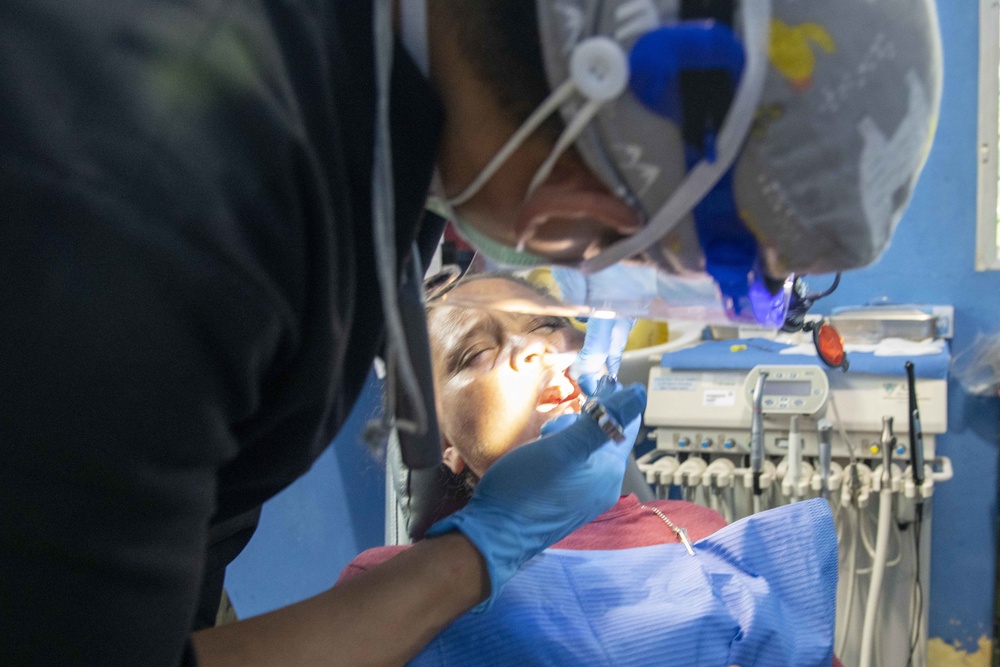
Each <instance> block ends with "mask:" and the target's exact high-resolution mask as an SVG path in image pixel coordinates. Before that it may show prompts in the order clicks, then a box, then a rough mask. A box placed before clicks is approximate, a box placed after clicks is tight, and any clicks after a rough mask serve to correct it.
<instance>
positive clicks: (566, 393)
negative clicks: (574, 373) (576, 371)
mask: <svg viewBox="0 0 1000 667" xmlns="http://www.w3.org/2000/svg"><path fill="white" fill-rule="evenodd" d="M580 396H581V391H580V385H578V384H577V383H576V381H575V380H573V378H571V377H570V376H569V371H568V370H566V371H563V372H561V373H556V374H555V375H554V376H553V377H552V380H551V381H550V383H549V386H547V387H546V388H545V389H543V390H542V393H541V395H539V397H538V408H537V410H538V411H539V412H551V411H553V410H555V409H557V408H560V407H562V406H567V407H569V406H575V407H576V409H577V410H579V407H580V403H579V401H578V400H577V399H578V398H579V397H580Z"/></svg>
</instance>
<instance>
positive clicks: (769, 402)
mask: <svg viewBox="0 0 1000 667" xmlns="http://www.w3.org/2000/svg"><path fill="white" fill-rule="evenodd" d="M764 405H774V399H773V398H765V399H764Z"/></svg>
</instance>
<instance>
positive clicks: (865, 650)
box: [860, 472, 892, 667]
mask: <svg viewBox="0 0 1000 667" xmlns="http://www.w3.org/2000/svg"><path fill="white" fill-rule="evenodd" d="M885 474H886V476H888V474H889V473H888V472H886V473H885ZM891 523H892V483H891V480H889V479H886V480H884V483H883V485H882V490H881V491H880V492H879V507H878V532H877V534H876V536H875V558H874V561H873V562H872V578H871V584H870V585H869V587H868V602H867V603H866V604H865V620H864V625H863V627H862V631H861V658H860V660H861V662H860V667H871V660H872V651H873V642H874V638H875V623H876V621H877V614H878V604H879V593H880V590H881V588H882V578H883V576H885V569H886V568H885V565H886V556H887V554H888V551H889V527H890V524H891Z"/></svg>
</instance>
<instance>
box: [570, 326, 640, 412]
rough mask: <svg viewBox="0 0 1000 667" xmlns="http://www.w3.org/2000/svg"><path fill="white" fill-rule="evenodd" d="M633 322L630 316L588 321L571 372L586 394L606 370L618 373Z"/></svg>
mask: <svg viewBox="0 0 1000 667" xmlns="http://www.w3.org/2000/svg"><path fill="white" fill-rule="evenodd" d="M634 325H635V320H633V319H602V318H596V317H592V318H590V319H589V320H588V321H587V335H586V337H585V338H584V341H583V349H581V350H580V356H579V357H577V359H576V361H575V362H573V366H572V367H571V368H570V373H571V374H572V375H573V376H574V378H575V379H576V381H577V383H578V384H579V385H580V389H582V390H583V393H585V394H586V395H587V396H593V395H594V393H595V392H596V391H597V381H598V380H599V379H600V378H601V376H603V375H604V374H605V373H607V374H608V375H611V376H617V375H618V369H619V368H621V365H622V355H623V354H624V353H625V343H627V342H628V335H629V333H631V331H632V327H633V326H634Z"/></svg>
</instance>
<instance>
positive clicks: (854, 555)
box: [836, 509, 861, 656]
mask: <svg viewBox="0 0 1000 667" xmlns="http://www.w3.org/2000/svg"><path fill="white" fill-rule="evenodd" d="M856 513H857V522H858V525H859V526H860V524H861V510H859V509H856ZM846 532H849V531H846ZM858 541H859V540H858V536H857V535H854V536H853V537H852V538H851V551H850V554H849V555H848V557H847V592H846V594H845V595H844V613H845V616H844V622H843V624H842V626H841V627H842V628H843V632H842V633H841V635H840V641H839V642H837V651H836V655H838V656H842V655H844V649H845V648H846V647H847V638H848V636H850V631H851V612H852V610H853V608H854V591H855V583H856V582H857V578H858V577H857V572H856V570H857V567H858Z"/></svg>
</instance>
